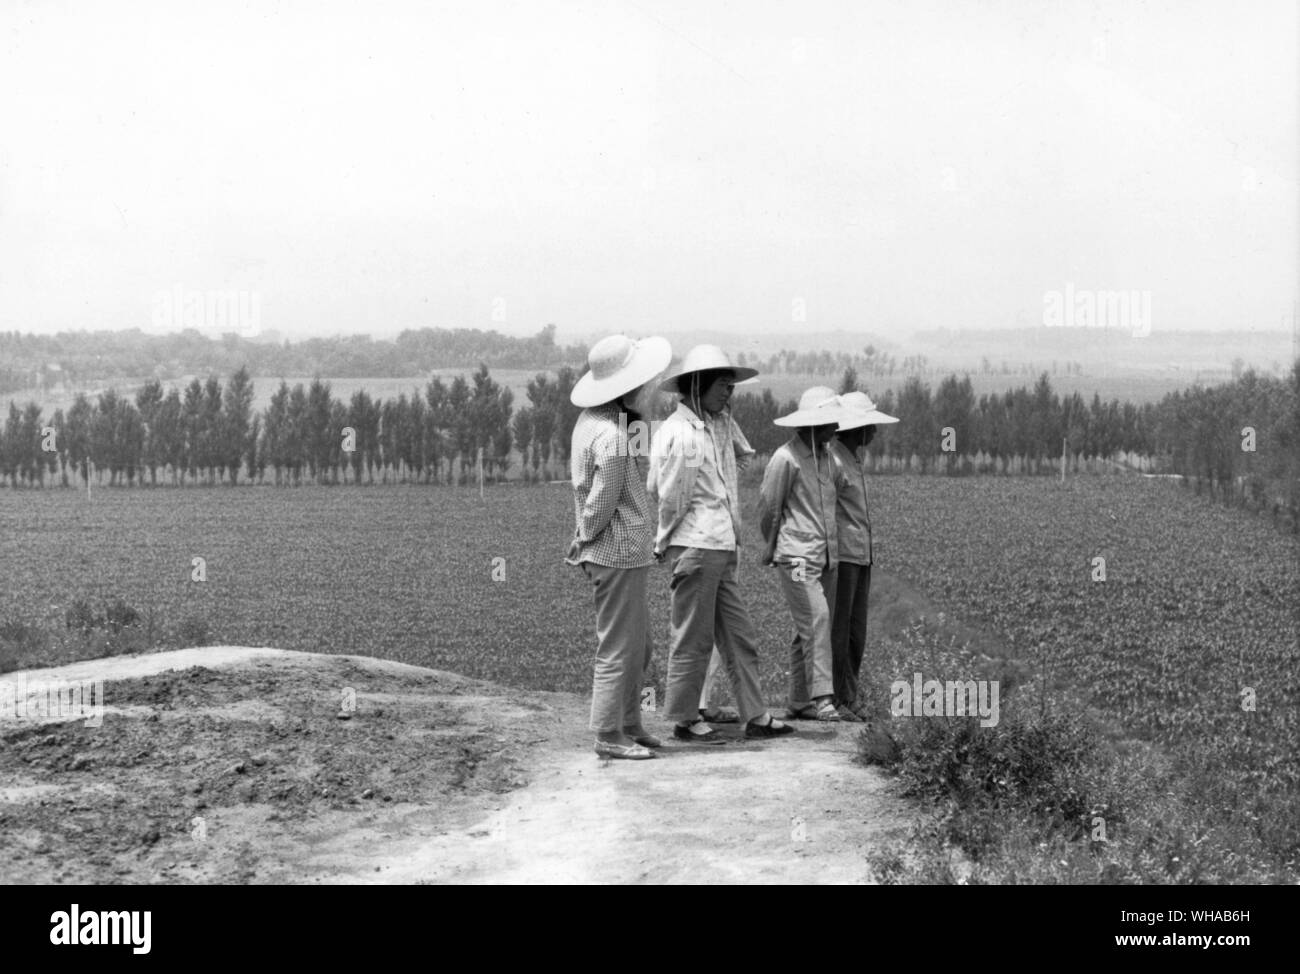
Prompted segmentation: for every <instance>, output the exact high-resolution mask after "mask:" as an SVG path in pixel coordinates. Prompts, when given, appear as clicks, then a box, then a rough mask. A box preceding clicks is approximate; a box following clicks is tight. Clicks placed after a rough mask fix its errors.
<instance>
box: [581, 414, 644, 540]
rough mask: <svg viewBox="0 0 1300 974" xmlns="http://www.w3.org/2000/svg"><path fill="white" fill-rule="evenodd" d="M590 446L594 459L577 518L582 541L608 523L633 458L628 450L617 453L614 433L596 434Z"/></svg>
mask: <svg viewBox="0 0 1300 974" xmlns="http://www.w3.org/2000/svg"><path fill="white" fill-rule="evenodd" d="M591 448H592V452H593V454H594V460H595V467H594V469H593V471H592V476H591V489H590V490H589V491H587V497H586V499H585V500H584V501H583V503H582V514H581V515H580V517H579V519H578V540H579V541H581V542H583V543H584V544H586V543H590V542H592V541H594V540H595V539H596V538H598V537H599V536H600V533H601V532H602V531H604V530H605V528H607V527H609V522H610V521H611V520H613V518H614V511H615V509H617V507H618V499H619V497H621V496H622V494H623V486H624V483H625V482H626V478H627V465H628V464H629V463H630V462H633V459H632V457H630V456H628V451H626V450H623V451H622V452H621V453H620V451H619V450H618V444H617V441H616V439H615V436H614V435H609V436H601V437H599V438H598V439H597V440H596V441H595V442H594V443H593V444H592V447H591Z"/></svg>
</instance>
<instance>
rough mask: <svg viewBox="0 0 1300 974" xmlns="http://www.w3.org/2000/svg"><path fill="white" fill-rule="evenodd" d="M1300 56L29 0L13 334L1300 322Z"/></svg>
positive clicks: (1175, 41) (440, 10) (1073, 27)
mask: <svg viewBox="0 0 1300 974" xmlns="http://www.w3.org/2000/svg"><path fill="white" fill-rule="evenodd" d="M1298 60H1300V30H1298V26H1297V16H1296V6H1295V4H1294V3H1293V2H1277V3H1270V2H1263V0H1251V2H1249V3H1241V2H1186V0H1178V2H1159V0H1156V2H1146V3H1140V4H1139V3H1134V2H1132V0H1119V2H1101V3H1092V2H1070V0H1067V2H1065V3H1061V4H1056V3H1052V4H1048V3H1043V2H1037V0H1036V2H1024V3H1014V2H1007V3H976V2H961V3H958V2H955V0H948V2H917V0H900V2H894V0H888V2H885V0H878V2H873V0H865V2H864V0H855V2H849V0H846V2H810V0H799V2H790V3H759V2H752V0H746V2H734V3H719V2H708V0H685V2H664V0H636V2H616V0H604V2H583V0H568V2H546V0H527V2H518V3H511V2H494V0H473V2H468V3H464V4H447V3H398V2H384V0H364V2H361V3H357V4H350V3H348V4H345V3H331V2H328V0H326V2H312V3H301V4H299V3H269V2H268V3H248V4H240V3H214V2H211V0H203V2H199V3H194V2H190V0H165V2H160V3H157V4H153V3H135V2H130V0H114V2H112V3H104V2H93V0H91V2H69V3H59V2H51V0H39V2H29V3H21V2H12V0H4V3H3V10H2V12H0V328H2V329H5V330H10V329H18V330H22V331H37V332H50V331H56V330H62V329H75V328H82V327H85V328H106V327H107V328H118V327H131V326H138V327H142V328H145V329H152V327H153V326H154V325H156V324H158V323H159V322H160V320H161V319H160V317H159V316H160V314H161V315H165V314H166V313H167V312H166V311H160V308H166V307H168V306H169V303H168V302H166V301H165V302H164V303H163V304H161V305H160V303H159V302H160V300H161V299H160V292H162V293H165V294H181V295H183V296H186V297H188V296H190V295H193V294H205V293H207V292H210V291H242V292H247V293H248V294H249V295H251V296H255V297H256V299H257V308H258V311H259V318H260V321H259V324H260V327H261V328H262V329H276V330H279V331H281V332H282V333H284V334H286V335H288V336H292V337H305V336H308V335H312V334H326V333H335V332H340V331H342V332H359V331H371V332H375V333H379V334H390V333H393V332H396V331H398V330H400V329H403V328H418V327H425V326H442V327H480V328H497V329H499V330H502V331H506V332H510V333H515V334H525V333H532V332H535V331H537V330H538V329H540V328H541V327H542V326H543V325H544V324H545V323H547V322H555V323H556V324H557V325H558V326H559V328H560V333H561V337H562V338H563V337H565V336H573V335H580V334H588V333H591V332H600V331H628V332H630V333H634V334H635V333H646V332H653V331H656V330H662V331H671V332H680V331H683V330H688V329H691V328H716V329H723V330H728V331H734V332H736V333H738V334H739V333H742V332H755V331H776V330H782V329H786V330H789V329H791V328H792V327H798V328H804V327H807V328H809V329H814V330H818V331H820V330H828V329H840V328H843V329H860V330H863V331H873V332H877V333H897V334H905V333H908V332H910V331H912V330H915V329H920V328H931V327H950V328H961V327H1000V326H1009V325H1017V324H1019V325H1036V324H1040V323H1041V322H1042V320H1043V311H1044V304H1045V297H1044V296H1045V294H1046V293H1047V292H1050V291H1053V290H1055V291H1064V289H1065V288H1066V287H1067V285H1069V286H1072V287H1073V288H1075V289H1081V290H1087V289H1093V290H1113V289H1133V290H1139V291H1149V292H1150V295H1151V308H1152V328H1153V330H1154V329H1173V328H1194V329H1209V328H1241V329H1251V330H1259V329H1269V330H1274V329H1284V328H1289V327H1290V322H1291V315H1292V312H1293V309H1294V307H1295V301H1296V294H1297V273H1298V271H1297V268H1298V267H1300V252H1298V247H1300V228H1298V225H1297V182H1296V181H1297V172H1298V171H1300V164H1298V160H1297V123H1298V114H1297V92H1298V91H1300V82H1298V79H1297V61H1298ZM801 317H802V320H800V319H801ZM207 324H213V323H210V322H209V323H207ZM232 330H234V329H232Z"/></svg>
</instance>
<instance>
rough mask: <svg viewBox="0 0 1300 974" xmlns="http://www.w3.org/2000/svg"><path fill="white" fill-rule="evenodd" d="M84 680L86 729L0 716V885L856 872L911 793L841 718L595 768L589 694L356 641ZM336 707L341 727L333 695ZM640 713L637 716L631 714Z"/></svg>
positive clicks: (792, 876) (202, 657) (77, 674)
mask: <svg viewBox="0 0 1300 974" xmlns="http://www.w3.org/2000/svg"><path fill="white" fill-rule="evenodd" d="M36 679H42V680H46V681H56V680H58V681H72V680H87V679H90V680H93V679H103V680H105V681H106V684H105V700H106V702H107V708H106V712H105V717H104V721H103V724H102V726H100V727H97V728H96V727H87V726H84V723H83V722H82V721H75V722H68V721H49V722H44V723H36V722H33V721H31V720H26V721H13V720H6V719H4V718H3V717H0V864H3V865H0V880H4V881H8V882H88V883H103V882H163V883H165V882H212V881H221V882H291V883H304V882H327V883H338V882H343V883H357V882H380V883H395V882H396V883H440V882H452V883H502V882H516V883H535V882H577V883H584V882H596V883H606V882H649V883H677V882H702V883H719V882H735V883H746V882H755V881H785V882H798V883H804V882H808V883H819V882H823V883H858V882H869V881H871V876H870V871H869V869H868V865H867V854H868V852H869V851H871V849H872V848H873V847H878V846H880V845H881V844H882V843H884V842H886V841H891V840H892V841H897V840H898V839H899V838H901V836H902V835H903V833H904V831H905V829H906V826H907V824H908V821H909V809H908V807H907V806H906V805H905V804H903V803H901V802H899V801H897V800H896V799H893V798H891V797H890V796H889V795H888V794H887V793H886V787H885V779H884V778H883V777H882V776H881V775H880V774H879V773H878V772H876V771H875V770H872V769H867V768H862V767H859V766H858V765H855V764H853V763H852V761H851V760H850V759H851V755H852V752H853V745H854V738H855V735H856V731H855V730H854V729H853V727H852V726H850V725H843V726H841V727H838V728H833V729H832V728H825V727H821V726H819V725H816V724H813V723H801V724H799V725H798V727H799V729H800V732H799V734H797V735H796V736H794V737H790V738H783V739H779V740H775V741H768V742H763V743H758V742H748V741H745V740H744V739H743V738H742V737H741V736H740V735H739V729H738V728H736V727H734V725H733V726H731V727H725V726H724V727H720V728H719V729H720V730H724V731H726V732H727V733H728V734H729V736H730V737H731V738H732V740H730V741H729V743H727V744H726V745H725V746H720V747H712V748H703V747H691V746H688V745H675V744H674V743H673V742H671V741H670V740H669V737H670V735H669V728H668V726H667V725H665V724H663V723H662V722H660V721H658V720H657V719H651V720H648V721H647V726H648V727H650V729H651V730H652V731H654V732H656V733H659V734H660V736H661V737H664V738H665V746H664V747H663V748H662V749H661V750H660V752H659V753H660V757H659V758H658V759H656V760H654V761H643V762H627V761H602V760H600V759H598V758H597V757H596V755H595V754H594V753H592V750H591V742H590V737H589V735H588V733H587V731H586V730H585V726H586V717H587V706H588V705H587V701H585V700H584V699H582V698H580V697H577V696H575V695H572V694H563V693H532V692H529V693H523V692H520V691H515V690H506V689H504V688H501V687H498V686H495V685H492V684H487V683H481V682H478V681H473V680H469V679H466V678H463V677H459V676H457V675H456V674H450V673H445V672H441V671H435V670H426V669H422V668H419V667H413V666H407V665H405V664H400V663H392V662H388V661H383V660H375V659H370V658H368V657H345V656H327V655H316V654H306V653H289V652H284V651H280V650H273V649H254V648H249V647H209V648H204V649H189V650H180V651H175V652H169V653H159V654H154V655H147V656H139V657H119V658H112V659H105V660H95V661H88V662H83V663H78V664H74V665H72V666H67V667H62V668H59V669H57V670H39V671H31V672H30V673H27V674H17V673H11V674H3V675H0V681H8V682H9V683H10V684H11V685H13V686H21V685H22V684H23V683H26V682H28V681H31V680H36ZM344 688H348V689H350V690H352V691H354V693H355V699H356V706H355V709H354V710H352V711H351V712H349V713H348V715H347V719H340V717H339V712H340V704H339V700H340V694H341V692H342V691H343V689H344ZM647 716H650V715H647Z"/></svg>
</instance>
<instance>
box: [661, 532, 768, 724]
mask: <svg viewBox="0 0 1300 974" xmlns="http://www.w3.org/2000/svg"><path fill="white" fill-rule="evenodd" d="M664 558H665V561H666V562H667V563H668V565H669V566H670V567H671V569H672V579H671V581H670V582H669V589H670V591H671V592H672V639H673V643H672V648H671V649H670V650H669V653H668V690H667V700H666V701H665V702H664V718H665V719H667V720H671V721H675V722H678V723H680V722H683V721H688V720H698V719H699V716H700V691H701V689H702V688H703V686H704V677H705V674H706V672H707V671H708V668H709V656H710V655H711V653H712V652H713V647H714V645H716V646H717V648H718V653H719V654H720V655H721V657H722V663H723V668H724V669H725V670H726V671H727V674H728V675H729V676H730V677H731V688H732V693H733V694H734V695H735V698H736V709H737V710H738V711H739V712H740V719H741V721H743V722H748V721H751V720H753V719H754V718H756V717H761V716H762V715H763V714H765V713H766V712H767V706H766V705H765V704H764V703H763V693H762V690H761V689H760V687H759V682H758V636H757V634H756V632H755V631H754V627H753V624H752V623H751V622H750V621H749V612H748V611H747V610H746V608H745V603H744V600H743V599H742V598H741V597H740V586H739V585H738V584H737V583H736V550H735V549H734V548H732V549H731V550H730V551H714V550H711V549H708V548H683V547H680V546H673V547H671V548H669V549H668V550H667V551H666V552H665V553H664Z"/></svg>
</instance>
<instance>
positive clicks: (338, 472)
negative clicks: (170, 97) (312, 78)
mask: <svg viewBox="0 0 1300 974" xmlns="http://www.w3.org/2000/svg"><path fill="white" fill-rule="evenodd" d="M578 377H579V375H578V372H577V370H575V369H573V368H571V367H568V366H565V367H561V368H560V369H559V370H558V371H557V372H556V373H555V374H554V375H551V374H548V373H545V372H543V373H538V374H537V375H536V376H535V377H534V378H533V379H532V380H530V381H529V382H528V384H527V397H528V403H527V404H526V405H521V406H519V407H518V408H516V406H515V403H514V395H513V393H512V392H511V391H510V390H509V389H506V388H503V387H501V386H500V384H499V383H497V382H496V380H494V379H493V378H492V376H491V373H490V370H489V369H488V367H487V365H486V364H481V365H480V366H479V368H478V369H477V371H475V372H474V373H472V374H471V375H470V376H469V377H468V378H466V377H465V376H457V377H456V378H454V379H452V380H450V381H449V382H445V381H443V380H442V379H434V380H432V381H431V382H429V383H427V385H426V386H425V388H424V389H423V390H422V391H420V390H412V393H411V395H409V396H408V395H407V394H405V393H403V394H401V395H399V396H398V397H397V398H396V399H389V400H380V399H374V398H372V397H371V396H370V395H369V394H367V393H366V392H365V391H364V390H358V391H357V392H355V393H353V395H352V397H351V399H350V401H348V402H346V403H345V402H343V401H341V400H339V399H336V398H334V397H333V396H332V394H331V392H330V385H329V383H328V382H326V381H324V380H322V379H319V378H317V379H315V380H313V381H312V382H311V383H310V384H309V385H307V386H306V387H304V386H303V384H302V383H299V384H297V385H295V386H293V387H292V388H290V387H289V385H288V384H287V383H286V382H284V381H283V380H282V381H281V383H280V386H279V388H278V390H277V391H276V392H275V394H274V395H273V396H272V397H271V400H270V402H269V404H268V405H267V406H266V408H265V409H263V410H262V411H261V412H258V413H254V411H253V409H252V403H253V385H252V381H251V379H250V372H249V370H248V369H247V368H244V367H241V368H240V369H238V370H237V371H236V372H235V373H234V375H232V376H231V378H230V380H229V381H228V382H227V383H226V384H225V385H224V386H223V385H222V383H221V380H220V379H219V378H218V377H217V376H215V375H213V376H210V377H209V378H208V379H207V380H206V381H202V382H201V381H200V380H199V379H197V378H196V379H194V380H192V381H191V382H190V383H189V385H188V386H187V387H185V389H184V390H183V391H182V390H180V389H177V388H172V389H170V390H169V391H167V392H164V391H163V386H162V383H161V382H160V381H158V380H156V379H155V380H152V381H150V382H148V383H146V384H145V385H144V386H143V387H142V388H141V389H140V390H139V391H138V392H137V394H136V396H135V398H134V400H131V399H128V398H125V397H123V396H120V395H119V394H118V393H117V392H116V391H115V390H113V389H109V390H108V391H106V392H102V393H99V394H98V396H97V398H96V399H95V400H94V401H92V400H91V398H90V397H89V396H87V395H86V394H84V393H83V394H80V395H78V396H77V397H76V399H75V400H74V402H73V404H72V406H71V407H70V408H69V409H68V411H67V413H66V415H65V413H64V411H63V410H61V409H60V410H56V412H55V413H54V415H53V417H52V418H51V419H50V420H49V421H48V422H47V421H46V420H44V419H43V418H42V416H41V409H40V407H39V406H38V405H36V404H35V403H29V404H28V405H27V406H26V407H24V408H20V407H19V406H18V405H17V404H16V403H14V402H13V401H10V404H9V412H8V417H7V419H6V420H5V422H4V425H3V430H2V431H0V482H4V481H7V482H8V483H9V484H10V485H11V486H13V487H19V486H36V485H44V484H45V482H46V479H47V478H52V479H54V480H55V482H56V483H62V484H71V483H76V482H78V481H79V482H81V483H88V482H90V478H91V477H92V475H93V476H95V478H96V480H97V481H101V482H102V480H103V478H105V477H107V480H108V483H109V484H112V485H116V484H127V485H130V484H138V483H148V484H157V483H159V482H160V481H162V482H171V483H174V484H185V483H204V484H216V483H228V484H235V483H238V481H239V478H240V477H241V476H245V477H247V478H249V479H251V480H254V481H257V482H267V481H269V482H273V483H275V484H277V485H278V484H301V483H304V482H309V483H343V482H353V483H361V482H367V483H374V482H375V481H376V479H378V480H380V481H382V482H423V483H463V482H465V481H466V480H468V479H471V477H472V476H473V475H474V471H475V469H476V466H477V461H478V459H479V456H480V455H481V456H482V459H483V466H484V474H485V476H486V477H489V478H493V479H498V478H501V477H504V476H505V475H506V473H507V471H508V470H509V469H510V468H511V465H512V463H514V461H515V457H516V455H517V456H518V457H519V459H520V462H521V464H522V467H523V469H522V473H523V476H524V477H525V478H526V479H546V478H548V477H550V476H551V475H552V473H553V472H554V467H553V462H554V463H555V464H558V465H559V468H560V469H561V470H564V469H565V467H566V465H567V463H568V460H569V443H570V436H571V434H572V430H573V425H574V423H575V421H576V419H577V416H578V413H579V410H578V409H577V408H576V407H575V406H573V405H572V404H571V403H570V402H569V393H570V391H571V390H572V388H573V385H574V383H575V382H576V381H577V379H578ZM858 387H859V379H858V374H857V373H856V372H855V371H854V370H853V369H852V368H850V369H847V370H846V371H845V372H844V374H843V376H842V377H841V381H840V391H848V390H850V389H856V388H858ZM669 405H670V404H669V403H667V402H665V403H664V406H665V408H667V407H668V406H669ZM878 405H879V408H880V409H881V410H882V411H884V412H886V413H889V414H892V415H895V416H898V417H899V418H900V419H901V422H900V423H898V424H896V425H890V426H882V427H881V429H880V435H879V436H878V437H877V438H876V440H875V441H874V442H873V444H872V446H871V452H872V454H873V456H874V457H877V458H888V459H891V460H894V461H900V464H898V465H899V466H905V467H906V468H908V469H915V470H921V471H932V472H943V473H963V472H985V471H988V470H999V471H1004V470H1008V469H1011V470H1014V471H1023V472H1036V471H1037V472H1046V471H1050V470H1057V469H1059V464H1058V465H1056V466H1053V463H1055V462H1056V461H1058V460H1059V458H1060V457H1061V456H1062V454H1063V453H1064V454H1065V455H1066V456H1067V457H1068V458H1080V457H1082V458H1113V457H1116V456H1119V455H1124V454H1134V455H1140V456H1143V457H1148V458H1153V460H1154V462H1155V463H1156V464H1158V465H1159V467H1160V469H1162V470H1164V471H1167V472H1170V473H1176V474H1181V475H1183V476H1185V477H1187V478H1189V479H1190V480H1192V481H1193V482H1194V483H1195V484H1196V485H1197V487H1198V489H1200V488H1201V487H1205V488H1207V489H1209V490H1211V491H1214V492H1216V493H1221V494H1224V495H1225V496H1226V495H1228V494H1233V495H1234V496H1238V497H1242V498H1243V499H1248V500H1251V501H1253V502H1255V503H1258V504H1268V503H1279V502H1281V503H1284V504H1288V505H1290V506H1291V508H1292V509H1293V510H1295V509H1300V360H1297V362H1296V363H1295V365H1294V367H1293V368H1292V371H1291V373H1290V375H1289V376H1288V377H1287V378H1286V379H1276V378H1272V377H1267V376H1266V377H1261V376H1259V375H1257V374H1256V373H1255V372H1253V371H1249V370H1248V371H1246V372H1244V373H1243V374H1242V375H1241V376H1240V377H1239V378H1237V379H1236V380H1234V381H1232V382H1229V383H1224V384H1222V385H1218V386H1213V387H1208V388H1206V387H1194V388H1191V389H1187V390H1184V391H1182V392H1175V393H1171V394H1169V395H1167V396H1165V397H1164V398H1163V399H1161V400H1160V401H1159V402H1156V403H1146V404H1143V405H1141V406H1138V405H1134V404H1133V403H1131V402H1123V403H1121V402H1120V401H1119V400H1118V399H1111V400H1110V401H1108V402H1103V401H1102V399H1101V398H1100V396H1098V395H1095V394H1094V395H1093V397H1092V399H1091V401H1086V400H1085V399H1084V398H1083V397H1082V396H1080V395H1079V394H1078V393H1071V394H1070V395H1067V396H1064V397H1062V396H1060V395H1058V394H1057V393H1056V392H1055V391H1054V390H1053V389H1052V385H1051V380H1050V379H1049V377H1048V376H1047V374H1046V373H1044V374H1043V375H1041V376H1040V377H1039V378H1038V381H1037V382H1036V383H1035V384H1034V385H1033V387H1032V388H1027V387H1021V388H1018V389H1013V390H1010V391H1008V392H1005V393H988V394H983V395H980V396H978V397H977V396H976V395H975V393H974V390H973V388H972V385H971V381H970V378H969V377H968V376H961V377H958V376H955V375H950V376H947V377H946V378H944V379H943V380H942V381H940V382H939V384H938V385H937V387H935V388H934V389H931V387H930V386H929V385H927V384H926V383H924V382H923V381H922V380H921V379H919V378H917V377H915V376H912V377H909V378H908V379H907V380H906V381H905V382H904V384H903V385H902V387H901V388H900V389H899V390H898V393H897V395H895V394H894V391H893V390H888V391H886V392H885V393H884V394H883V395H882V396H881V397H880V399H879V401H878ZM794 408H795V403H794V401H793V400H787V401H785V402H780V401H778V400H777V399H776V398H775V397H774V396H773V395H772V392H771V390H769V389H765V390H763V392H762V393H759V394H753V393H748V392H742V393H741V394H739V395H737V396H736V397H735V398H734V399H733V403H732V410H733V415H734V417H735V419H736V421H737V423H738V424H739V425H740V427H741V429H743V430H744V431H745V433H746V435H747V436H748V438H749V440H750V442H751V443H752V444H753V446H754V448H755V449H756V450H758V451H759V452H760V453H764V454H770V453H771V452H772V451H773V450H774V449H775V448H776V447H777V446H778V445H780V443H782V442H783V441H784V440H785V439H786V438H787V437H788V436H789V432H788V430H785V429H783V428H781V427H777V426H775V425H773V423H772V420H774V419H775V418H776V417H777V416H780V415H782V414H784V413H787V412H790V411H792V410H793V409H794ZM1010 461H1014V464H1013V465H1010V466H1009V465H1008V462H1010ZM92 472H93V473H92Z"/></svg>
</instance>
